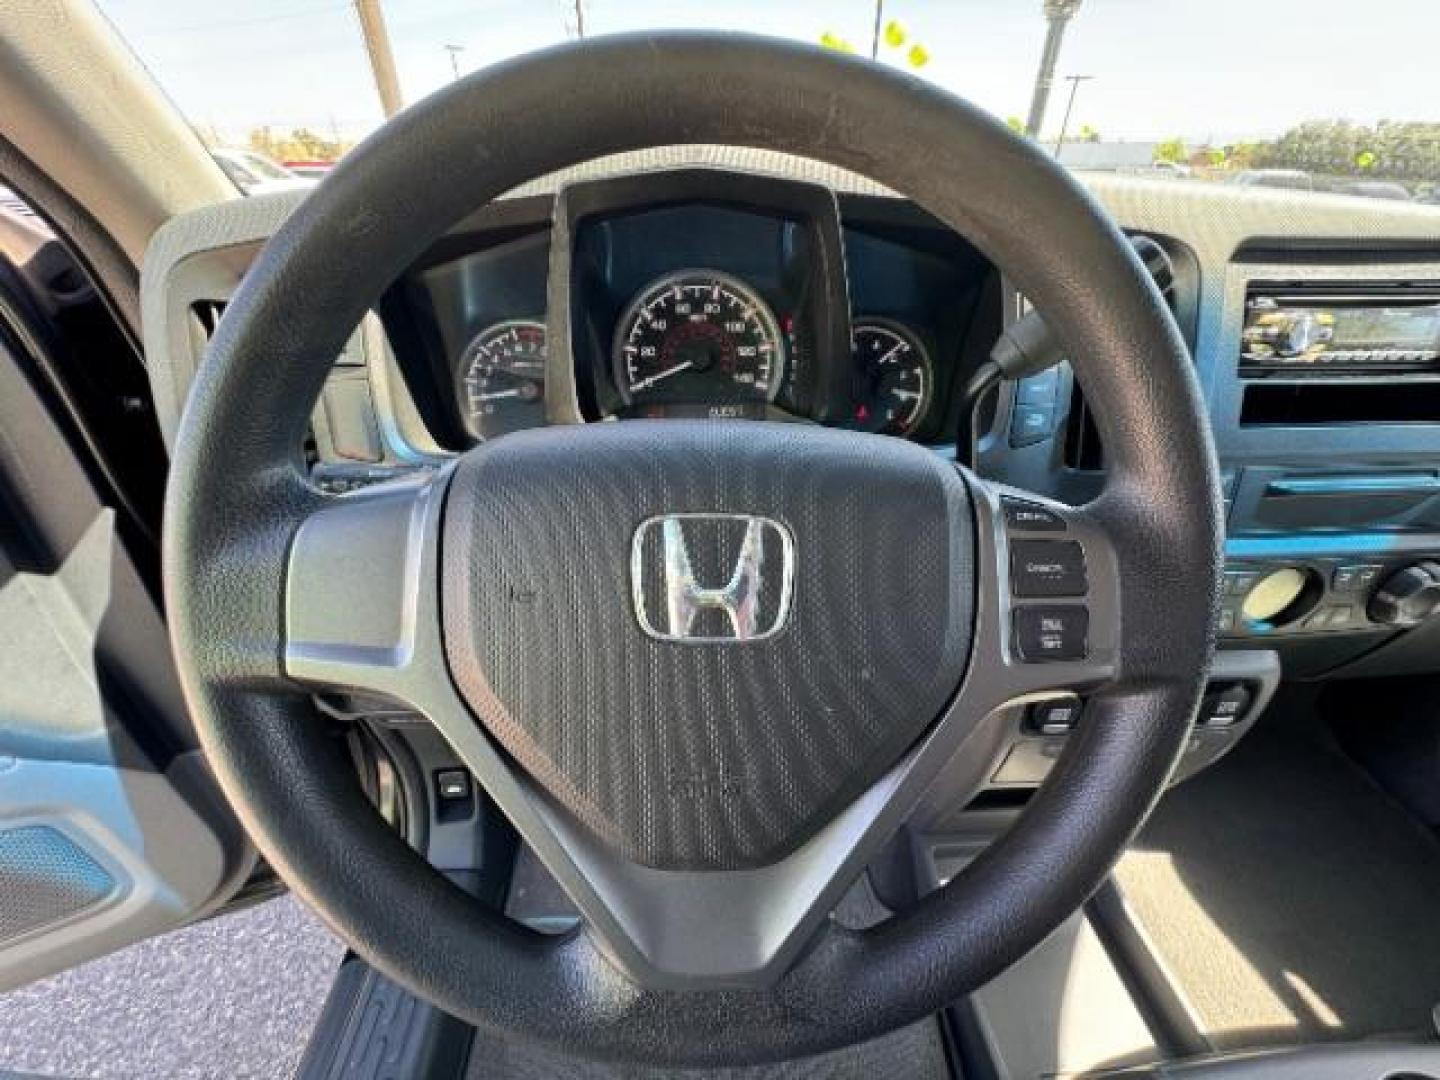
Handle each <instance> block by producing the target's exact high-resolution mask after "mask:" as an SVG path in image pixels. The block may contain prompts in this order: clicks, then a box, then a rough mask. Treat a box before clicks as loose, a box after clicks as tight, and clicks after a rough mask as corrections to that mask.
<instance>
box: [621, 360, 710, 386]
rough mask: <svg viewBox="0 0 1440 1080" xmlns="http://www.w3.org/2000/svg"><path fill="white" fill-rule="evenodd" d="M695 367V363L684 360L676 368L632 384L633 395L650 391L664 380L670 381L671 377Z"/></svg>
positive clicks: (670, 368)
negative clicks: (636, 392)
mask: <svg viewBox="0 0 1440 1080" xmlns="http://www.w3.org/2000/svg"><path fill="white" fill-rule="evenodd" d="M694 366H695V364H694V362H693V361H691V360H683V361H681V362H680V363H678V364H676V365H675V366H674V367H668V368H666V369H665V370H664V371H657V372H656V373H655V374H654V375H651V376H649V377H648V378H645V379H641V380H640V381H639V382H637V383H634V384H632V385H631V387H630V392H631V393H632V394H633V393H635V391H636V390H648V389H650V387H652V386H654V385H655V384H656V383H658V382H660V381H661V380H662V379H668V378H670V376H671V375H679V374H680V372H682V371H685V370H687V369H689V368H692V367H694Z"/></svg>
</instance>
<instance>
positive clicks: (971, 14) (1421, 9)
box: [97, 0, 1440, 144]
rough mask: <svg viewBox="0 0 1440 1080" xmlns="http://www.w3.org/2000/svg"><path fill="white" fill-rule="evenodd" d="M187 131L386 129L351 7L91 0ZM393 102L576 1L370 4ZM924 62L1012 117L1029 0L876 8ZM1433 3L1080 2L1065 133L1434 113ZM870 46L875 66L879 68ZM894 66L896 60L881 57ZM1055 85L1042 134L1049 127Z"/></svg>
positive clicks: (1230, 135) (591, 20)
mask: <svg viewBox="0 0 1440 1080" xmlns="http://www.w3.org/2000/svg"><path fill="white" fill-rule="evenodd" d="M97 3H98V4H99V7H100V9H101V10H102V11H103V12H104V13H105V14H106V15H107V16H108V17H109V18H110V20H111V21H112V22H113V23H114V24H115V25H116V27H117V28H118V29H119V30H120V32H121V34H122V36H124V37H125V38H126V39H128V40H129V42H130V43H131V45H132V47H133V48H134V49H135V51H136V53H137V54H138V55H139V56H140V58H141V60H142V61H144V62H145V64H146V66H147V67H148V68H149V69H150V71H151V73H152V74H153V75H154V76H155V77H156V78H157V79H158V81H159V82H160V84H161V86H163V87H164V88H165V90H166V91H167V93H169V95H170V97H171V98H172V99H173V100H174V101H175V102H176V103H177V105H179V107H180V108H181V110H182V111H183V112H184V113H185V114H186V115H187V116H188V117H189V118H190V120H191V121H192V123H194V124H195V125H196V126H197V127H199V128H201V129H202V131H206V132H207V133H208V132H213V133H215V134H216V135H218V136H219V138H220V139H221V140H222V141H234V142H243V140H244V135H245V133H246V132H247V131H248V130H249V129H251V128H253V127H257V126H262V125H268V126H271V127H273V128H277V129H281V130H288V129H289V128H292V127H302V126H303V127H309V128H311V129H313V130H315V131H317V132H319V133H320V134H323V135H328V136H335V135H338V136H341V137H344V138H347V139H352V138H356V137H359V136H361V135H363V134H365V133H366V132H368V131H369V130H371V129H373V128H374V127H375V126H377V125H378V124H379V123H380V121H381V113H380V107H379V102H378V99H377V97H376V94H375V89H374V84H373V81H372V78H371V76H370V72H369V68H368V65H367V61H366V58H365V52H364V48H363V45H362V42H361V39H360V33H359V24H358V21H357V18H356V15H355V12H354V9H353V0H245V2H243V3H242V2H233V0H232V2H231V3H219V4H216V3H211V4H203V3H196V2H195V0H97ZM383 3H384V11H385V17H386V22H387V25H388V27H389V31H390V37H391V42H392V45H393V48H394V53H395V59H396V64H397V67H398V69H399V74H400V82H401V87H402V90H403V92H404V95H405V98H406V100H407V101H415V100H418V99H419V98H421V97H423V96H424V95H425V94H427V93H429V92H430V91H432V90H435V89H436V88H438V87H440V86H442V85H443V84H445V83H446V82H448V81H449V80H450V79H452V78H453V77H454V74H453V72H452V69H451V53H450V52H448V51H447V50H446V48H445V47H446V46H447V45H454V46H459V47H460V48H461V50H462V51H460V52H458V53H456V54H455V58H456V62H457V63H458V65H459V68H460V71H461V73H462V74H464V73H466V72H468V71H471V70H473V69H475V68H479V67H482V66H484V65H486V64H489V63H493V62H495V61H496V60H500V59H504V58H506V57H509V56H513V55H517V54H519V53H523V52H527V51H529V50H532V49H536V48H540V47H543V46H546V45H550V44H554V43H556V42H558V41H563V40H565V39H566V38H568V37H573V36H574V33H575V25H574V24H575V18H574V0H383ZM582 3H583V4H584V14H585V29H586V33H587V35H588V34H600V33H611V32H616V31H624V30H636V29H646V28H656V27H694V28H699V27H715V28H725V29H741V30H749V31H753V32H757V33H768V34H776V35H779V36H783V37H790V38H798V39H802V40H806V41H818V40H819V38H820V36H821V35H822V34H824V33H826V32H829V33H832V34H837V35H839V36H840V37H842V38H845V39H846V40H848V41H850V42H851V43H853V44H854V45H855V46H856V47H857V48H858V49H860V50H861V51H864V52H868V50H869V45H870V36H871V27H872V23H873V19H874V10H875V9H874V0H827V2H821V0H648V2H641V0H582ZM884 10H885V18H886V20H887V21H888V20H889V19H891V18H895V19H899V20H900V21H901V22H902V23H903V24H904V26H905V27H906V29H907V31H908V33H909V36H910V40H911V41H918V42H920V43H922V44H923V45H924V47H925V49H926V50H927V51H928V53H929V54H930V57H931V59H930V62H929V63H928V64H927V65H926V66H925V67H924V68H923V69H922V70H921V71H920V72H919V74H921V75H922V77H924V78H927V79H931V80H933V81H935V82H938V83H940V84H941V85H942V86H945V87H946V88H948V89H950V90H952V91H954V92H956V93H958V94H960V95H961V96H962V97H966V98H969V99H970V100H971V101H974V102H976V103H977V104H979V105H981V106H983V107H985V108H987V109H989V110H990V111H991V112H993V113H995V114H996V115H998V116H1001V117H1008V116H1022V117H1023V116H1024V115H1025V113H1026V111H1027V108H1028V105H1029V100H1030V90H1031V86H1032V84H1033V81H1034V77H1035V68H1036V65H1037V63H1038V60H1039V55H1040V49H1041V45H1042V43H1043V40H1044V36H1045V22H1044V19H1043V17H1042V15H1041V0H884ZM1436 42H1440V3H1437V2H1436V0H1365V2H1364V3H1355V2H1353V0H1349V2H1341V0H1084V2H1083V4H1082V7H1081V9H1080V12H1079V14H1078V15H1077V16H1076V17H1075V19H1074V21H1073V22H1072V23H1071V24H1070V26H1069V29H1068V32H1067V35H1066V39H1065V45H1064V49H1063V52H1062V54H1061V58H1060V63H1059V67H1058V69H1057V76H1059V77H1061V78H1063V76H1065V75H1070V74H1077V75H1089V76H1093V78H1092V79H1091V80H1089V81H1087V82H1085V83H1084V84H1083V85H1082V87H1081V88H1080V90H1079V94H1078V97H1077V99H1076V104H1075V112H1074V116H1073V118H1072V120H1071V130H1072V131H1073V130H1076V129H1078V127H1079V126H1080V125H1082V124H1086V125H1089V126H1091V127H1093V128H1095V129H1097V130H1098V131H1099V132H1100V133H1101V134H1102V135H1103V136H1104V137H1105V138H1106V139H1124V140H1133V141H1144V140H1157V139H1163V138H1169V137H1172V136H1181V137H1183V138H1185V139H1186V140H1187V141H1189V142H1191V143H1192V144H1200V143H1204V142H1207V141H1215V142H1228V141H1234V140H1236V139H1242V138H1263V137H1272V136H1274V135H1278V134H1279V133H1281V132H1282V131H1284V130H1285V129H1286V128H1287V127H1289V126H1291V125H1292V124H1294V123H1296V122H1298V121H1300V120H1304V119H1314V118H1326V119H1351V120H1355V121H1360V122H1366V123H1371V122H1374V121H1375V120H1379V119H1390V120H1440V86H1437V80H1436V79H1435V77H1434V72H1435V61H1434V59H1433V56H1434V50H1435V48H1436ZM885 58H886V57H885V51H884V50H883V49H882V60H883V59H885ZM890 58H891V62H894V63H897V64H898V65H900V66H904V63H905V62H904V58H903V52H892V53H890ZM1066 93H1067V91H1066V89H1065V84H1063V83H1060V84H1058V85H1057V87H1056V91H1055V94H1054V95H1053V96H1052V98H1051V103H1050V109H1049V112H1048V114H1047V124H1046V130H1047V131H1053V130H1054V129H1056V128H1058V126H1059V123H1060V117H1061V114H1062V113H1063V111H1064V105H1065V95H1066Z"/></svg>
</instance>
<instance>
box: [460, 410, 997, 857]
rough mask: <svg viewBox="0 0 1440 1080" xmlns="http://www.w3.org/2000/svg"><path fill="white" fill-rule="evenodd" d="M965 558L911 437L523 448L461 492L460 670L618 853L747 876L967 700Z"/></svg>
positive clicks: (954, 489)
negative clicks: (961, 695)
mask: <svg viewBox="0 0 1440 1080" xmlns="http://www.w3.org/2000/svg"><path fill="white" fill-rule="evenodd" d="M752 523H753V524H752ZM973 536H974V523H973V521H972V520H971V516H970V508H969V497H968V494H967V492H966V489H965V484H964V482H963V481H962V480H961V478H960V475H959V473H958V472H957V471H956V470H955V468H954V467H953V466H952V465H948V464H946V463H945V462H943V461H942V460H940V459H939V458H938V457H936V456H935V455H934V454H931V453H929V452H927V451H925V450H922V449H920V448H919V447H916V446H914V445H913V444H910V443H907V442H903V441H901V440H898V439H886V438H883V437H880V436H862V435H856V434H853V433H847V432H833V431H829V430H826V429H823V428H815V427H807V426H800V425H778V424H776V425H771V424H755V423H747V422H745V421H733V422H728V423H724V422H707V421H696V422H688V423H687V422H679V421H634V422H630V423H625V424H611V425H604V426H602V427H600V428H596V429H590V430H580V429H564V428H558V429H552V430H548V431H539V432H535V433H527V434H525V435H523V436H511V437H507V438H505V439H501V440H498V441H496V442H494V443H491V444H487V445H485V446H482V447H480V448H478V449H476V450H474V451H472V452H471V453H470V454H469V455H467V456H466V458H465V459H464V460H463V461H462V462H461V464H460V465H459V467H458V468H457V469H456V471H455V475H454V476H453V477H452V479H451V482H450V488H449V495H448V505H447V509H446V514H445V526H444V535H443V539H442V558H441V574H442V578H443V595H442V608H443V611H444V617H445V642H446V653H447V656H448V659H449V664H450V669H451V671H452V673H453V675H454V677H455V681H456V683H457V685H458V686H459V687H460V690H461V692H462V693H463V695H464V697H465V700H466V701H467V703H468V704H469V705H470V707H471V709H472V710H473V711H474V713H475V715H476V716H477V717H479V718H480V720H481V721H482V722H483V723H484V725H485V726H486V728H487V729H488V730H489V732H490V733H491V734H492V735H493V736H494V737H495V738H496V740H497V741H498V742H499V743H500V744H501V745H502V746H504V748H505V749H506V750H507V751H508V752H509V753H510V754H511V756H512V757H514V758H515V760H516V761H518V762H519V763H520V764H521V765H522V766H523V767H524V768H525V770H526V772H527V773H528V774H529V775H530V776H531V777H532V778H533V779H535V780H536V781H537V782H538V783H539V784H540V785H541V786H542V787H543V788H544V789H545V790H546V791H547V792H548V793H549V794H550V796H551V797H552V798H554V799H555V800H556V801H557V802H558V803H560V804H561V805H562V806H564V807H565V808H567V809H568V810H569V811H570V812H571V813H573V814H574V815H575V816H576V817H577V818H579V819H580V821H582V822H584V823H585V825H586V826H587V827H588V828H590V829H591V830H592V831H593V832H594V833H596V834H597V835H598V836H600V837H601V838H603V839H604V840H605V842H606V843H607V844H609V845H611V846H612V847H613V848H615V849H616V850H618V851H620V852H621V853H623V854H624V855H626V856H627V857H629V858H631V859H634V860H635V861H637V862H639V863H641V864H643V865H645V866H650V867H655V868H660V869H685V870H720V869H724V870H734V869H743V868H750V867H755V866H759V865H763V864H766V863H770V862H774V861H776V860H777V859H780V858H782V857H784V856H785V855H787V854H789V853H790V852H791V851H793V850H794V849H795V848H796V847H797V846H799V845H800V844H801V843H802V842H803V841H805V840H806V839H808V838H809V837H810V836H811V835H812V834H813V833H814V832H815V831H816V830H817V829H818V828H819V827H820V826H821V825H823V824H825V823H826V822H827V821H829V820H830V819H831V818H833V817H834V816H835V815H836V814H837V813H838V812H839V810H840V809H841V808H842V807H844V806H845V805H847V804H848V803H850V802H852V801H853V800H854V799H855V798H856V797H857V796H859V795H860V793H861V792H863V791H864V790H865V789H866V788H868V787H869V786H870V785H871V784H873V783H874V782H875V780H876V779H878V778H879V776H880V775H881V774H883V773H884V772H885V771H886V770H888V769H890V768H891V767H892V766H893V765H894V764H895V762H896V761H897V760H898V759H899V757H900V755H901V754H902V753H903V752H904V751H905V750H906V749H907V748H908V747H909V746H910V745H911V744H912V743H914V742H915V740H916V739H917V738H918V737H919V736H920V734H921V733H922V732H923V731H924V730H925V729H926V728H927V727H928V726H929V725H930V724H931V723H932V722H933V721H934V720H935V719H936V718H937V717H938V716H939V715H940V713H941V712H942V710H943V709H944V707H945V705H946V703H947V702H948V701H949V699H950V698H951V697H952V696H953V694H954V692H955V690H956V688H957V686H958V685H959V682H960V678H961V676H962V675H963V673H964V670H965V662H966V658H967V654H968V649H969V639H970V629H971V620H972V615H973V610H974V584H973V578H974V569H973V562H972V559H971V547H972V544H973ZM682 560H683V565H682ZM747 590H750V591H751V594H750V595H747ZM727 591H728V592H729V593H731V594H732V595H730V596H729V598H728V599H727V597H726V596H725V595H724V594H725V593H726V592H727ZM697 596H698V597H699V598H700V600H701V601H702V602H701V603H699V604H698V605H697V604H694V600H695V598H696V597H697ZM686 601H689V602H690V603H691V604H692V605H693V610H689V611H688V612H686V614H685V617H683V618H674V619H673V622H674V625H672V615H673V614H674V613H673V611H672V609H677V608H678V610H680V611H682V612H684V611H685V604H686ZM751 609H753V610H751ZM739 615H743V616H744V617H743V619H742V618H740V617H738V616H739ZM654 623H658V624H660V625H661V626H662V627H663V628H664V630H663V633H661V632H658V631H656V630H655V627H654V625H651V626H650V630H651V632H647V629H646V626H647V624H654ZM747 624H748V625H747ZM737 629H738V630H740V631H742V632H745V631H748V633H744V634H743V636H737V633H736V631H737ZM662 638H663V640H662Z"/></svg>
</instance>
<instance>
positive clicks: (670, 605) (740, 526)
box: [630, 514, 795, 645]
mask: <svg viewBox="0 0 1440 1080" xmlns="http://www.w3.org/2000/svg"><path fill="white" fill-rule="evenodd" d="M700 544H705V545H707V547H706V548H705V550H706V551H707V552H714V551H715V550H717V549H718V550H719V551H720V552H721V555H720V558H719V560H718V569H716V572H715V574H714V575H713V577H714V579H713V580H702V576H703V575H700V574H697V571H696V569H695V564H696V562H697V561H698V560H696V559H693V558H692V550H700V549H699V547H698V545H700ZM710 563H711V564H712V568H714V566H715V564H716V560H715V559H711V560H710ZM794 576H795V541H794V539H793V538H792V537H791V535H790V530H789V529H787V528H786V527H785V526H784V525H781V524H780V523H779V522H778V521H774V520H772V519H770V518H767V517H755V516H751V515H747V514H665V515H662V516H660V517H652V518H648V519H646V520H645V521H643V522H641V523H640V527H639V528H638V529H636V530H635V539H634V541H633V543H632V545H631V553H630V579H631V587H632V590H633V592H634V596H635V615H636V617H637V618H638V619H639V621H640V627H641V629H642V630H644V631H645V632H646V633H647V634H649V635H650V636H651V637H653V638H658V639H659V640H661V641H680V642H687V643H690V644H699V645H722V644H735V643H738V642H745V641H763V640H764V639H765V638H768V637H771V636H772V635H774V634H776V633H778V632H779V630H780V628H781V627H783V626H784V625H785V619H786V616H788V615H789V613H790V593H791V590H792V588H793V585H794ZM710 610H718V611H720V612H723V613H724V615H725V616H726V618H724V619H714V618H709V619H706V620H704V623H703V625H701V626H697V621H698V620H700V618H701V616H702V613H704V612H706V611H710ZM727 624H728V631H729V632H728V633H727V632H725V627H726V625H727Z"/></svg>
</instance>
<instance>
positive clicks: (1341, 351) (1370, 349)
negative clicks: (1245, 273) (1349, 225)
mask: <svg viewBox="0 0 1440 1080" xmlns="http://www.w3.org/2000/svg"><path fill="white" fill-rule="evenodd" d="M1240 371H1241V374H1242V375H1246V376H1248V377H1251V378H1254V377H1257V376H1261V377H1263V376H1264V375H1266V374H1276V375H1285V376H1292V377H1293V376H1297V375H1305V374H1316V375H1341V374H1346V373H1351V374H1363V375H1380V374H1387V373H1405V372H1440V284H1432V285H1427V286H1423V287H1421V286H1412V285H1385V284H1378V285H1371V286H1361V287H1360V288H1358V289H1357V288H1356V286H1355V285H1354V284H1353V283H1351V284H1349V285H1346V286H1336V285H1325V284H1323V283H1318V282H1317V283H1306V284H1304V285H1300V286H1295V285H1289V286H1285V285H1272V284H1267V283H1263V282H1252V283H1251V286H1250V289H1249V291H1248V292H1247V294H1246V298H1245V325H1244V329H1243V331H1242V332H1241V338H1240Z"/></svg>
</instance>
